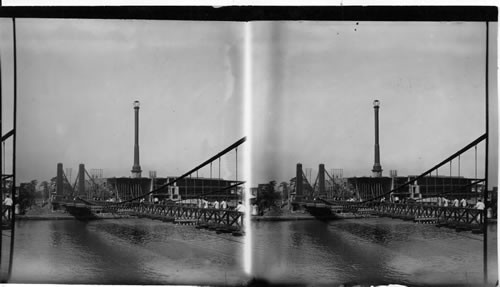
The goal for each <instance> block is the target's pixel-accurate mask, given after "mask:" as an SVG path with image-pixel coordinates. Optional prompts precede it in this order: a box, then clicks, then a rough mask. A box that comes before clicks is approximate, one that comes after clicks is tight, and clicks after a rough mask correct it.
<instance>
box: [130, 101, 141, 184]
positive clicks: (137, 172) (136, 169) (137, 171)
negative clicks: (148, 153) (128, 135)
mask: <svg viewBox="0 0 500 287" xmlns="http://www.w3.org/2000/svg"><path fill="white" fill-rule="evenodd" d="M134 113H135V142H134V165H133V166H132V177H134V178H139V177H141V166H140V165H139V101H135V102H134Z"/></svg>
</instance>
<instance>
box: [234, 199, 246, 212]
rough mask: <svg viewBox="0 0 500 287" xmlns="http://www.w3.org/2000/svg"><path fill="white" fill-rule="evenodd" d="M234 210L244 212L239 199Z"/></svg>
mask: <svg viewBox="0 0 500 287" xmlns="http://www.w3.org/2000/svg"><path fill="white" fill-rule="evenodd" d="M236 211H239V212H245V206H244V205H243V204H242V203H241V201H238V205H236Z"/></svg>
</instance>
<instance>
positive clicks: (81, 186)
mask: <svg viewBox="0 0 500 287" xmlns="http://www.w3.org/2000/svg"><path fill="white" fill-rule="evenodd" d="M86 195H87V194H86V193H85V165H84V164H83V163H81V164H80V165H79V166H78V196H79V197H81V198H85V197H86Z"/></svg>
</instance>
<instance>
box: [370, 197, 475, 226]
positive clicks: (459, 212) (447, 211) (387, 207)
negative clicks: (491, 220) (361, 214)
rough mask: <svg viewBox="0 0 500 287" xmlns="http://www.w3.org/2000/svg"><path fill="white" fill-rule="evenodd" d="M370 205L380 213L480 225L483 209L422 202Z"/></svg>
mask: <svg viewBox="0 0 500 287" xmlns="http://www.w3.org/2000/svg"><path fill="white" fill-rule="evenodd" d="M371 207H372V208H373V209H374V211H375V212H377V213H378V214H381V215H389V216H403V217H404V216H410V217H414V218H435V219H436V220H437V221H438V222H454V223H458V224H466V225H482V224H483V223H484V220H483V210H480V209H474V208H466V207H444V206H433V205H423V204H417V203H414V204H408V203H390V202H378V203H372V204H371Z"/></svg>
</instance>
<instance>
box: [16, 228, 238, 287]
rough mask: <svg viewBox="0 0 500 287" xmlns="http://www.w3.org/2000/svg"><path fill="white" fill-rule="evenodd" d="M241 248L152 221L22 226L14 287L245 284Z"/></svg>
mask: <svg viewBox="0 0 500 287" xmlns="http://www.w3.org/2000/svg"><path fill="white" fill-rule="evenodd" d="M241 250H242V244H241V243H240V242H239V241H237V240H233V239H232V236H231V235H227V234H220V235H216V234H215V233H213V232H210V231H206V230H196V229H194V228H193V227H192V226H174V225H173V224H168V223H163V222H159V221H152V220H148V219H126V220H101V221H90V222H81V221H75V220H66V221H24V222H18V223H17V226H16V244H15V250H14V252H15V253H14V254H15V256H14V265H13V274H12V278H11V282H12V283H66V284H67V283H81V284H97V283H100V284H120V285H121V284H140V285H141V284H201V283H208V284H226V283H227V284H230V285H236V284H241V283H242V282H246V280H247V279H248V278H247V276H245V275H244V274H242V271H241V270H242V268H241V264H242V262H241V256H240V255H241V253H242V251H241Z"/></svg>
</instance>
